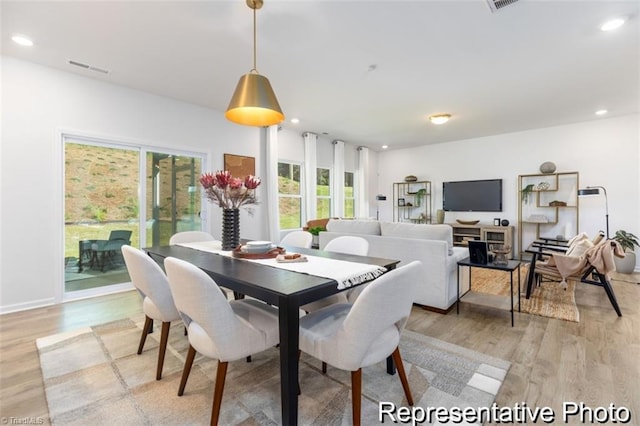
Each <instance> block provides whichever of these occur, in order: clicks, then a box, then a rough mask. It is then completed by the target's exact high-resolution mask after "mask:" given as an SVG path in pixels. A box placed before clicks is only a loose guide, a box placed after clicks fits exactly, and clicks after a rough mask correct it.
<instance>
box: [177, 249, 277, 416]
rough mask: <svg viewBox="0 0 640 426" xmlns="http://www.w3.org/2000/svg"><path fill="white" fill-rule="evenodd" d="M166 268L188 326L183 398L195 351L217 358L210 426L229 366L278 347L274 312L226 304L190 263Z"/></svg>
mask: <svg viewBox="0 0 640 426" xmlns="http://www.w3.org/2000/svg"><path fill="white" fill-rule="evenodd" d="M164 266H165V269H166V271H167V276H168V278H169V286H170V288H171V292H172V294H173V297H174V299H175V302H176V306H177V307H178V310H179V311H180V313H181V314H182V315H183V316H184V317H185V318H187V322H188V324H187V329H188V336H189V352H188V353H187V358H186V360H185V364H184V370H183V372H182V379H181V380H180V387H179V389H178V395H179V396H182V395H183V394H184V389H185V387H186V385H187V379H188V378H189V373H190V372H191V366H192V365H193V360H194V358H195V356H196V352H199V353H201V354H202V355H204V356H206V357H208V358H214V359H217V360H218V368H217V371H216V381H215V387H214V394H213V406H212V411H211V424H212V425H216V424H218V419H219V416H220V406H221V404H222V393H223V391H224V382H225V378H226V374H227V367H228V364H229V362H230V361H236V360H239V359H242V358H245V357H248V356H250V355H253V354H256V353H258V352H261V351H263V350H265V349H268V348H270V347H272V346H275V345H277V344H278V342H279V331H278V310H277V309H276V308H274V307H272V306H270V305H267V304H266V303H262V302H260V301H258V300H254V299H243V300H233V301H230V302H229V301H228V300H227V299H226V298H224V296H223V295H222V294H221V293H220V292H219V291H218V290H217V289H216V287H217V285H216V283H215V281H214V280H213V279H212V278H211V277H210V276H209V275H207V274H206V273H205V272H204V271H202V270H201V269H200V268H198V267H196V266H195V265H192V264H191V263H188V262H185V261H183V260H179V259H176V258H172V257H168V258H166V259H165V261H164Z"/></svg>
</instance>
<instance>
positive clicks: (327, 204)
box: [316, 167, 331, 218]
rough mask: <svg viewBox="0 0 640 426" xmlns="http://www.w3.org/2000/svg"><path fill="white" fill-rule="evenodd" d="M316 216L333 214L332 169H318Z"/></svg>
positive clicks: (321, 216)
mask: <svg viewBox="0 0 640 426" xmlns="http://www.w3.org/2000/svg"><path fill="white" fill-rule="evenodd" d="M316 199H317V200H316V218H323V217H330V216H331V170H330V169H325V168H320V167H319V168H318V169H316Z"/></svg>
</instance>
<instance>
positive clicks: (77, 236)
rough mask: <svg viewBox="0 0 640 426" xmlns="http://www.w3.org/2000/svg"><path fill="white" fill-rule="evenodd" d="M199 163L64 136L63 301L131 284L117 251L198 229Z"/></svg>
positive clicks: (194, 159)
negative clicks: (104, 288) (64, 298)
mask: <svg viewBox="0 0 640 426" xmlns="http://www.w3.org/2000/svg"><path fill="white" fill-rule="evenodd" d="M203 159H204V156H199V155H195V156H192V155H185V156H183V155H179V154H175V153H166V152H164V153H162V152H155V151H152V150H151V149H150V148H146V147H141V146H125V145H121V144H118V143H117V142H116V141H106V140H94V139H89V138H84V137H76V136H71V135H65V136H64V191H65V202H64V216H65V219H64V265H65V288H64V292H65V295H70V294H71V295H72V296H71V297H77V295H78V294H80V293H78V292H81V291H85V290H86V291H91V290H92V289H97V291H98V292H99V291H100V288H101V287H106V286H112V285H118V284H120V283H126V282H129V281H131V278H130V277H129V275H128V273H127V269H126V267H125V265H124V261H123V259H122V256H121V254H120V246H121V245H122V244H131V245H132V246H134V247H145V246H152V245H166V244H168V242H169V237H170V236H171V235H172V234H174V233H175V232H178V231H185V230H199V229H201V228H202V224H201V222H200V210H201V205H200V201H201V197H200V192H199V191H198V186H196V185H197V180H198V177H199V176H200V174H201V172H202V170H201V164H202V162H203ZM123 236H125V237H123ZM74 292H75V293H74Z"/></svg>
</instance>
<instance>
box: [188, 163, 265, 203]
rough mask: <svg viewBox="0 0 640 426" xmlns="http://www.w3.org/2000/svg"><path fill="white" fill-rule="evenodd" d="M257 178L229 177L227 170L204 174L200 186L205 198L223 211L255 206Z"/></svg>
mask: <svg viewBox="0 0 640 426" xmlns="http://www.w3.org/2000/svg"><path fill="white" fill-rule="evenodd" d="M260 183H261V180H260V178H259V177H255V176H252V175H248V176H247V177H245V178H244V179H240V178H236V177H233V176H231V173H230V172H229V171H227V170H224V171H222V170H219V171H217V172H215V173H204V174H202V176H200V184H201V185H202V188H204V191H205V193H206V194H207V198H208V199H209V201H211V202H212V203H215V204H217V205H219V206H220V207H222V208H223V209H237V208H239V207H242V206H244V205H247V204H257V203H258V200H257V198H256V191H255V190H256V188H257V187H258V186H260Z"/></svg>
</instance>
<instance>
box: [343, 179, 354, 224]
mask: <svg viewBox="0 0 640 426" xmlns="http://www.w3.org/2000/svg"><path fill="white" fill-rule="evenodd" d="M354 177H355V174H354V173H353V172H344V217H355V211H356V209H355V206H356V198H355V190H354V185H353V182H354V180H355V179H354Z"/></svg>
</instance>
